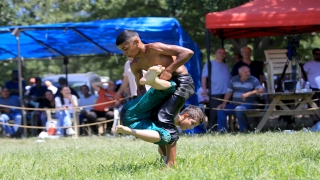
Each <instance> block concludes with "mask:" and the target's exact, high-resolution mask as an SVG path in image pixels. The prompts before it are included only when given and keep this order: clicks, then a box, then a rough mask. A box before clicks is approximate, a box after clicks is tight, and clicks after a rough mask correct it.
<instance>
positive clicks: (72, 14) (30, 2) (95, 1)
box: [0, 0, 320, 84]
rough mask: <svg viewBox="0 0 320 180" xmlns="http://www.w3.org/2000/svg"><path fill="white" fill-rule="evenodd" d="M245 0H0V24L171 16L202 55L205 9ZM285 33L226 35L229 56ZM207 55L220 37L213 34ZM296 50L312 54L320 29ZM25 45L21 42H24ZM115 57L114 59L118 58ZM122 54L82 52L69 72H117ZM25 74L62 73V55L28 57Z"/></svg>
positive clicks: (3, 71) (257, 49) (4, 69)
mask: <svg viewBox="0 0 320 180" xmlns="http://www.w3.org/2000/svg"><path fill="white" fill-rule="evenodd" d="M248 1H249V0H228V1H222V0H197V1H194V0H42V1H41V0H4V1H0V26H10V25H31V24H43V23H58V22H79V21H90V20H99V19H110V18H123V17H143V16H155V17H175V18H176V19H178V21H179V22H180V23H181V25H182V27H183V28H184V29H185V31H186V32H187V33H188V34H189V35H190V36H191V37H192V39H193V40H194V41H195V42H196V43H197V44H198V46H199V47H200V49H201V52H202V53H203V61H204V62H205V61H206V50H205V47H206V39H205V15H206V14H207V13H209V12H217V11H222V10H226V9H230V8H234V7H237V6H239V5H242V4H244V3H246V2H248ZM285 38H286V37H284V36H278V37H261V38H250V39H235V40H226V41H225V46H224V47H225V48H226V50H227V52H228V56H227V58H226V59H227V62H228V63H230V64H231V55H232V54H233V53H235V52H239V51H240V48H241V47H243V46H246V45H249V46H251V47H252V48H253V53H254V54H253V55H254V59H257V60H264V58H265V57H264V53H263V50H264V49H272V48H286V40H285ZM210 42H211V46H212V48H211V51H212V52H211V58H214V53H213V52H214V50H215V49H217V48H219V47H221V42H220V40H219V39H217V38H216V37H213V36H211V39H210ZM301 44H302V45H301V47H299V48H298V53H299V55H300V56H301V59H302V60H303V61H306V60H309V59H311V58H312V56H311V53H310V52H311V49H312V48H314V47H319V46H320V40H319V33H318V34H317V33H314V34H313V35H311V34H310V33H306V34H304V35H303V37H302V40H301ZM22 48H23V47H22ZM117 59H118V63H117ZM124 62H125V58H124V57H117V58H116V57H114V56H112V57H110V56H96V57H93V56H90V57H88V56H86V57H77V58H71V61H70V65H69V72H70V73H80V72H87V71H92V72H96V73H98V74H99V75H104V76H111V78H112V79H118V78H120V77H121V74H122V70H123V63H124ZM0 64H1V67H0V76H1V77H3V78H1V80H0V84H4V81H7V80H9V79H10V73H11V69H16V66H15V65H16V63H14V62H13V63H12V62H0ZM23 69H24V71H23V76H24V78H25V79H29V78H30V77H34V76H42V75H43V74H48V73H64V67H63V63H62V59H54V60H50V61H42V60H32V61H26V62H25V63H24V67H23Z"/></svg>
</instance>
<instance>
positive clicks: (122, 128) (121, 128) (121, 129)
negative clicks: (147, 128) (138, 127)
mask: <svg viewBox="0 0 320 180" xmlns="http://www.w3.org/2000/svg"><path fill="white" fill-rule="evenodd" d="M130 132H131V129H130V128H129V127H127V126H122V125H118V126H117V127H116V133H117V134H120V133H121V134H129V133H130Z"/></svg>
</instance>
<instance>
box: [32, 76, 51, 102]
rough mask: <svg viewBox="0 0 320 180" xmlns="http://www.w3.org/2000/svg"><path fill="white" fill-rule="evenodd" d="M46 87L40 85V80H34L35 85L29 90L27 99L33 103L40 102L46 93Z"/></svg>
mask: <svg viewBox="0 0 320 180" xmlns="http://www.w3.org/2000/svg"><path fill="white" fill-rule="evenodd" d="M47 90H48V88H47V86H44V85H42V80H41V78H39V77H37V78H36V85H35V86H33V87H31V88H30V93H29V97H30V98H31V99H32V100H33V101H37V102H41V101H43V100H44V94H45V93H46V92H47Z"/></svg>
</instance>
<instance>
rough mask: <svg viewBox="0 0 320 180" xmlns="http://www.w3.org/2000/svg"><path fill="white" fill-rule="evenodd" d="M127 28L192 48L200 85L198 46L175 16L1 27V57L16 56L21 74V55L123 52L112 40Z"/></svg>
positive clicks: (193, 71)
mask: <svg viewBox="0 0 320 180" xmlns="http://www.w3.org/2000/svg"><path fill="white" fill-rule="evenodd" d="M128 29H129V30H134V31H137V32H138V33H139V35H140V37H141V39H142V41H143V42H145V43H150V42H163V43H167V44H174V45H180V46H183V47H187V48H189V49H191V50H193V51H194V53H195V54H194V56H193V57H192V58H191V59H190V60H189V62H188V63H186V67H187V69H188V71H189V73H190V74H191V76H192V77H193V79H194V81H195V88H196V89H197V88H198V87H200V79H201V71H200V70H201V52H200V49H199V48H198V46H197V44H196V43H195V42H194V41H193V40H192V39H191V38H190V37H189V36H188V34H187V33H186V32H185V31H184V30H183V29H182V27H181V26H180V24H179V22H178V21H177V20H176V19H174V18H161V17H141V18H121V19H109V20H99V21H91V22H79V23H58V24H43V25H30V26H13V27H0V39H1V41H0V60H11V59H16V60H18V66H19V67H18V70H19V74H20V75H19V76H20V77H21V59H29V58H32V59H39V58H41V59H43V58H53V57H65V58H67V57H72V56H79V55H103V54H110V55H116V54H122V52H121V51H120V50H119V49H118V48H117V46H116V45H115V40H116V37H117V35H118V34H119V33H120V32H121V31H123V30H128ZM20 47H21V48H20ZM19 82H20V83H21V78H20V80H19ZM20 89H21V88H20ZM21 94H22V92H21ZM187 103H189V104H194V105H198V101H197V96H196V95H194V96H193V97H191V98H190V99H189V101H188V102H187Z"/></svg>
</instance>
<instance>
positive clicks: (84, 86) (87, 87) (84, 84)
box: [80, 84, 89, 90]
mask: <svg viewBox="0 0 320 180" xmlns="http://www.w3.org/2000/svg"><path fill="white" fill-rule="evenodd" d="M82 87H86V88H87V89H88V90H89V86H88V85H86V84H84V85H82V86H80V89H81V88H82Z"/></svg>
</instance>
